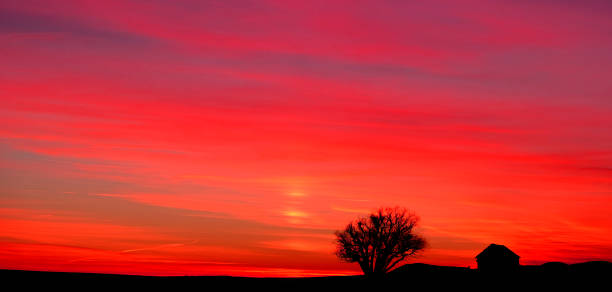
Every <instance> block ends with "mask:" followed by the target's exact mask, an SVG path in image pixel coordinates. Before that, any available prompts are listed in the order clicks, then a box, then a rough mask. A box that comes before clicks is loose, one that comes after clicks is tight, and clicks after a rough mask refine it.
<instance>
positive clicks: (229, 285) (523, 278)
mask: <svg viewBox="0 0 612 292" xmlns="http://www.w3.org/2000/svg"><path fill="white" fill-rule="evenodd" d="M610 276H612V263H611V262H606V261H596V262H585V263H579V264H571V265H567V264H563V263H558V262H553V263H546V264H543V265H538V266H532V265H528V266H520V268H519V269H517V270H516V271H515V272H508V273H503V274H497V275H491V274H490V273H482V272H481V271H478V270H477V269H468V268H462V267H448V266H435V265H428V264H420V263H418V264H408V265H404V266H401V267H399V268H397V269H395V270H394V271H392V272H390V273H389V274H388V275H386V276H385V277H384V278H377V279H375V280H374V279H372V278H368V277H365V276H334V277H312V278H247V277H227V276H184V277H180V276H178V277H151V276H129V275H109V274H88V273H62V272H34V271H15V270H0V279H1V280H2V284H3V287H18V288H19V290H26V291H30V290H31V291H38V290H39V289H43V290H51V291H55V290H57V291H83V290H90V289H96V290H100V291H105V290H110V289H112V290H138V291H142V290H154V291H164V290H169V291H181V290H194V289H197V290H220V289H224V290H227V289H230V290H237V289H240V290H238V291H254V290H265V291H286V290H289V289H292V290H296V289H297V290H310V289H325V290H332V289H333V290H337V291H341V290H342V291H380V290H381V289H398V290H399V289H402V290H413V289H434V291H435V289H452V290H454V291H463V290H466V291H467V290H470V291H486V290H509V289H516V290H520V291H550V290H551V289H564V290H565V289H568V288H573V289H577V290H579V291H595V290H599V288H600V287H603V286H602V285H608V284H609V279H610ZM13 289H15V288H13Z"/></svg>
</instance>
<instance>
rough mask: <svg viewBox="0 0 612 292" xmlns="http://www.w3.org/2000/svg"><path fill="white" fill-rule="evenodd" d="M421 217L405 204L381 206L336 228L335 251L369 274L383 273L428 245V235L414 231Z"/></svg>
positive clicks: (342, 258) (343, 258)
mask: <svg viewBox="0 0 612 292" xmlns="http://www.w3.org/2000/svg"><path fill="white" fill-rule="evenodd" d="M418 221H419V218H418V217H417V216H416V215H414V214H413V213H409V212H407V211H406V209H404V208H398V207H395V208H381V209H379V210H378V211H376V212H374V213H372V214H370V215H368V216H366V217H361V218H358V219H357V220H355V221H353V222H351V223H349V224H348V225H347V226H346V228H345V229H344V230H343V231H336V233H335V235H336V243H337V250H336V255H337V256H338V257H339V258H340V259H341V260H343V261H346V262H349V263H354V262H356V263H358V264H359V266H360V267H361V270H363V273H364V274H365V275H366V276H377V275H384V274H385V273H387V272H389V271H391V270H392V269H393V268H394V267H395V266H396V265H397V264H398V263H400V262H402V261H403V260H404V259H406V258H408V257H411V256H414V255H416V254H417V253H418V252H420V251H422V250H423V249H424V248H425V245H426V242H425V239H424V238H423V237H421V236H420V235H417V234H415V233H414V228H415V226H416V225H417V223H418Z"/></svg>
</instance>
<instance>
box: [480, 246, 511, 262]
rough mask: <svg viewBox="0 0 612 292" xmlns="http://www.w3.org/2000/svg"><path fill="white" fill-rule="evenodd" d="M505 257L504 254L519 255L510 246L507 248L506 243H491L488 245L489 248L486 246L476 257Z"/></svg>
mask: <svg viewBox="0 0 612 292" xmlns="http://www.w3.org/2000/svg"><path fill="white" fill-rule="evenodd" d="M483 256H484V257H504V256H513V257H517V258H518V257H519V256H518V255H517V254H515V253H514V252H513V251H511V250H510V249H509V248H507V247H506V246H505V245H501V244H494V243H492V244H490V245H489V246H487V248H485V249H484V250H483V251H481V252H480V253H479V254H478V255H477V256H476V258H477V259H478V258H480V257H483Z"/></svg>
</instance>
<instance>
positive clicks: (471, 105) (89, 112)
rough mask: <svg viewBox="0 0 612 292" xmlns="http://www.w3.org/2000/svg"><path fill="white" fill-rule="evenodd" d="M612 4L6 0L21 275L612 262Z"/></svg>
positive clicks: (1, 144)
mask: <svg viewBox="0 0 612 292" xmlns="http://www.w3.org/2000/svg"><path fill="white" fill-rule="evenodd" d="M610 52H612V4H610V2H609V1H605V0H601V1H593V0H587V1H552V0H535V1H527V0H525V1H522V0H519V1H471V0H467V1H438V0H432V1H265V0H262V1H233V0H232V1H159V0H158V1H131V0H128V1H124V0H121V1H119V0H107V1H88V0H84V1H30V0H18V1H17V0H3V1H1V2H0V68H1V70H0V268H2V269H25V270H47V271H71V272H97V273H122V274H141V275H234V276H254V277H268V276H275V277H293V276H316V275H348V274H359V273H360V270H359V267H358V265H357V264H350V263H343V262H340V261H339V260H338V259H337V257H336V256H335V255H334V250H335V245H334V231H335V230H339V229H342V228H343V227H344V226H346V224H347V223H349V222H351V220H354V219H356V218H357V217H359V216H363V215H366V214H368V213H369V212H371V211H373V210H376V209H377V208H379V207H387V206H388V207H393V206H400V207H405V208H408V209H410V210H412V211H413V212H414V213H415V214H416V215H418V216H419V217H420V222H419V228H418V232H419V233H420V234H422V235H423V236H424V237H425V238H426V239H427V240H428V243H429V244H428V247H427V249H425V250H424V252H423V253H422V254H421V255H419V256H418V257H415V258H413V259H410V260H409V261H408V262H423V263H429V264H436V265H455V266H465V267H467V266H471V267H472V268H474V267H475V266H476V263H475V259H474V257H475V256H476V255H477V254H478V253H479V252H480V251H481V250H482V249H484V248H485V247H486V246H488V245H489V244H490V243H497V244H504V245H506V246H508V247H509V248H510V249H512V250H513V251H514V252H516V253H517V254H518V255H520V256H521V264H540V263H544V262H548V261H563V262H567V263H576V262H583V261H589V260H612V245H611V244H610V243H611V242H612V217H611V216H610V210H611V209H612V131H611V130H610V129H611V128H612V83H611V82H610V76H612V54H610Z"/></svg>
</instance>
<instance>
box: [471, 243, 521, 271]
mask: <svg viewBox="0 0 612 292" xmlns="http://www.w3.org/2000/svg"><path fill="white" fill-rule="evenodd" d="M476 262H477V263H478V270H481V271H509V270H516V269H518V267H519V256H518V255H517V254H515V253H514V252H512V251H511V250H510V249H509V248H507V247H505V246H503V245H499V244H491V245H489V246H488V247H487V248H485V249H484V250H483V251H481V252H480V253H479V254H478V255H477V256H476Z"/></svg>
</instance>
